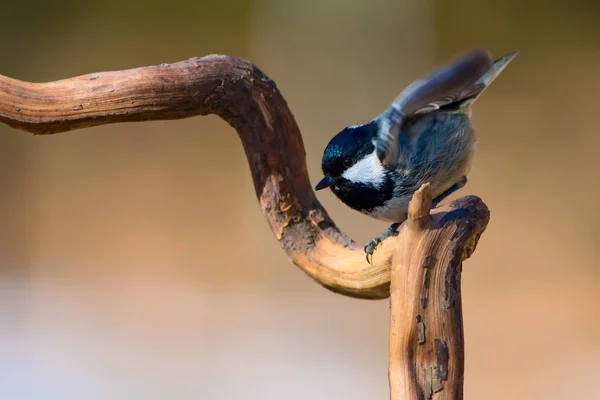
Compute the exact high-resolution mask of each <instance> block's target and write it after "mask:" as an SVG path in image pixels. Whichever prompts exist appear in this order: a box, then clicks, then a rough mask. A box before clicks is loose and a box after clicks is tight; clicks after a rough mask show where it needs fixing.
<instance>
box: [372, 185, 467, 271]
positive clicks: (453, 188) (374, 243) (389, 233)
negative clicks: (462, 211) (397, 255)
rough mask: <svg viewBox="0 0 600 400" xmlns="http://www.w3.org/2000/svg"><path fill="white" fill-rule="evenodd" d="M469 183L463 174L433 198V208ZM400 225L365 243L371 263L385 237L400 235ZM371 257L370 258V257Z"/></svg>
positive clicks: (395, 224)
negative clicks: (374, 253)
mask: <svg viewBox="0 0 600 400" xmlns="http://www.w3.org/2000/svg"><path fill="white" fill-rule="evenodd" d="M466 184H467V177H466V176H463V177H462V178H460V180H459V181H458V182H456V183H455V184H454V185H452V186H451V187H450V188H449V189H448V190H446V191H445V192H444V193H442V194H440V195H439V196H438V197H436V198H435V199H433V201H432V202H431V208H436V207H437V206H438V205H439V204H440V203H441V202H442V201H443V200H444V199H445V198H446V197H448V196H450V195H451V194H452V193H454V192H456V191H457V190H459V189H462V188H463V187H465V185H466ZM399 227H400V223H398V222H394V223H393V224H391V225H390V226H389V227H388V228H387V229H386V230H385V232H383V233H382V234H381V235H379V236H377V237H376V238H374V239H371V240H369V242H368V243H367V244H366V245H365V253H367V262H368V263H369V264H370V263H371V261H373V252H374V251H375V249H376V248H377V246H379V243H381V242H383V241H384V240H385V239H387V238H389V237H391V236H397V235H398V228H399ZM369 258H370V259H369Z"/></svg>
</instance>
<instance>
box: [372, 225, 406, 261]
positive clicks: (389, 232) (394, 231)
mask: <svg viewBox="0 0 600 400" xmlns="http://www.w3.org/2000/svg"><path fill="white" fill-rule="evenodd" d="M399 226H400V224H399V223H398V222H394V223H393V224H391V225H390V226H389V227H388V228H387V229H386V230H385V232H383V233H382V234H381V235H379V236H377V237H376V238H373V239H371V240H369V242H368V243H367V244H366V245H365V253H366V254H367V262H368V263H369V264H371V262H372V261H373V252H374V251H375V249H376V248H377V246H379V243H381V242H383V241H384V240H385V239H387V238H389V237H391V236H397V235H398V227H399ZM369 257H370V258H371V259H370V260H369Z"/></svg>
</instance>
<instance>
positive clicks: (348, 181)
mask: <svg viewBox="0 0 600 400" xmlns="http://www.w3.org/2000/svg"><path fill="white" fill-rule="evenodd" d="M516 55H517V52H516V51H515V52H511V53H509V54H507V55H505V56H504V57H502V58H500V59H498V60H493V59H492V58H491V57H490V55H489V53H488V52H487V51H483V50H473V51H470V52H468V53H466V54H463V55H462V56H460V57H457V58H455V59H454V60H452V61H450V62H448V63H446V64H445V65H443V66H441V67H439V68H438V69H436V70H434V71H433V72H432V73H430V74H429V75H427V76H425V77H423V78H421V79H419V80H417V81H415V82H414V83H412V84H411V85H410V86H408V87H407V88H406V89H404V90H403V91H402V93H400V95H399V96H398V97H397V98H396V100H394V102H393V103H392V104H391V106H390V107H389V108H388V109H387V110H385V111H384V112H383V113H381V114H380V115H379V116H377V117H376V118H375V119H373V120H372V121H370V122H367V123H366V124H363V125H355V126H349V127H347V128H345V129H343V130H342V131H341V132H339V133H338V134H337V135H336V136H334V137H333V139H331V141H330V142H329V144H328V145H327V147H326V148H325V151H324V153H323V159H322V162H321V168H322V170H323V174H324V175H325V177H324V178H323V179H322V180H321V181H320V182H319V183H318V184H317V185H316V187H315V190H321V189H324V188H327V187H329V188H330V189H331V190H332V191H333V193H334V194H335V195H336V196H337V197H338V198H339V199H340V200H341V201H342V202H344V203H345V204H346V205H348V206H349V207H351V208H353V209H354V210H357V211H360V212H361V213H363V214H366V215H368V216H370V217H373V218H377V219H380V220H384V221H389V222H393V224H392V225H390V227H389V228H388V229H387V230H386V231H385V232H384V233H383V234H382V235H380V236H378V237H376V238H374V239H373V240H371V241H370V242H369V243H367V245H366V246H365V252H366V254H367V261H369V256H371V257H372V254H373V251H374V250H375V248H376V247H377V245H378V244H379V243H380V242H381V241H383V240H384V239H386V238H387V237H389V236H391V235H395V234H396V233H397V229H398V227H399V226H400V223H402V222H403V221H404V220H406V218H407V211H408V203H409V201H410V199H411V198H412V195H413V193H414V192H415V191H416V190H417V189H418V188H419V187H421V185H422V184H424V183H427V182H429V183H430V185H431V189H432V192H433V197H434V201H433V207H436V206H437V205H438V204H439V202H440V201H442V200H443V199H444V198H445V197H447V196H449V195H450V194H452V193H453V192H455V191H456V190H458V189H460V188H462V187H463V186H464V185H465V184H466V182H467V178H466V175H467V173H468V171H469V169H470V165H471V160H472V157H473V153H474V142H475V133H474V130H473V126H472V124H471V118H470V117H471V105H472V104H473V102H474V101H475V100H476V99H477V98H478V96H479V95H480V94H481V93H482V92H483V91H484V90H485V88H486V87H487V86H489V85H490V84H491V83H492V81H493V80H494V79H495V78H496V77H497V76H498V74H500V72H501V71H502V70H503V69H504V68H505V67H506V65H508V63H509V62H510V61H511V60H512V59H513V58H514V57H515V56H516Z"/></svg>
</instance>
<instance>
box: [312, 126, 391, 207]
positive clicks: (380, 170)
mask: <svg viewBox="0 0 600 400" xmlns="http://www.w3.org/2000/svg"><path fill="white" fill-rule="evenodd" d="M377 129H378V123H377V121H371V122H369V123H366V124H364V125H356V126H350V127H347V128H345V129H344V130H342V131H341V132H339V133H338V134H337V135H335V136H334V137H333V139H331V141H330V142H329V144H328V145H327V147H326V148H325V151H324V152H323V159H322V161H321V169H322V171H323V175H324V177H323V179H321V181H320V182H319V183H318V184H317V185H316V187H315V190H322V189H325V188H327V187H329V188H331V190H332V191H333V193H334V194H335V195H336V196H337V197H338V198H340V200H342V201H343V202H344V203H346V204H347V205H349V206H350V207H352V208H354V209H356V210H360V211H365V210H367V209H372V208H374V207H377V206H378V205H381V203H382V201H384V197H385V199H388V198H389V197H390V196H391V191H392V188H391V187H389V186H390V180H389V179H386V178H387V174H386V169H385V167H384V166H383V165H382V164H381V161H380V160H379V158H377V155H376V153H375V145H374V140H375V137H376V134H377Z"/></svg>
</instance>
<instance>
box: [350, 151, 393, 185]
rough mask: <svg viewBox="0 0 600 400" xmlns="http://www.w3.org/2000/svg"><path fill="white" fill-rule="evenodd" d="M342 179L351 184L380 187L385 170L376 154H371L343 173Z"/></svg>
mask: <svg viewBox="0 0 600 400" xmlns="http://www.w3.org/2000/svg"><path fill="white" fill-rule="evenodd" d="M342 177H343V178H346V179H348V180H349V181H351V182H355V183H364V184H368V185H371V186H375V187H380V186H381V185H382V184H383V180H384V178H385V170H384V168H383V165H381V162H379V158H377V154H375V152H373V153H371V154H369V155H368V156H366V157H364V158H362V159H361V160H359V161H358V162H357V163H356V164H354V165H353V166H351V167H350V168H348V169H347V170H346V171H344V173H343V174H342Z"/></svg>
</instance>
